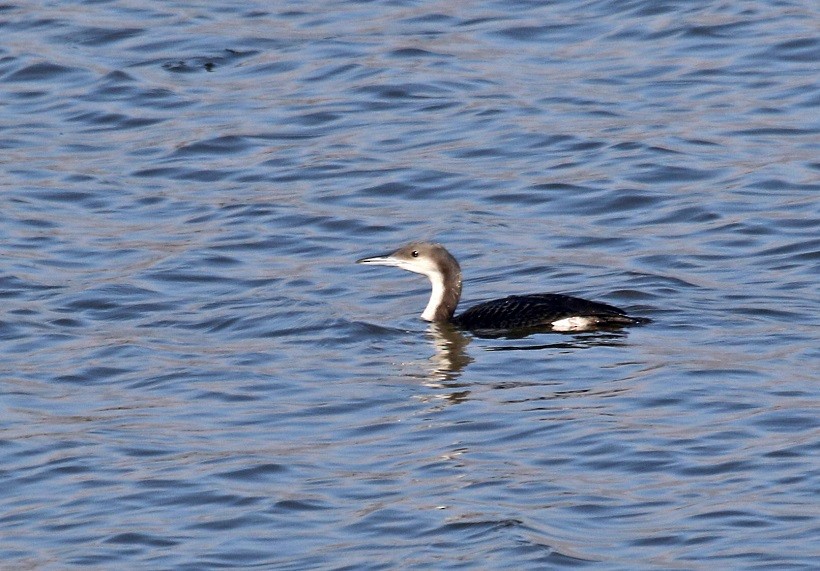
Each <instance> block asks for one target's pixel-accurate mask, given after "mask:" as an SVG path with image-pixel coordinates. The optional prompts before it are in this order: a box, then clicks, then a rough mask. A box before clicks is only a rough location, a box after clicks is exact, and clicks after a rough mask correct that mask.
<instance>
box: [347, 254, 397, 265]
mask: <svg viewBox="0 0 820 571" xmlns="http://www.w3.org/2000/svg"><path fill="white" fill-rule="evenodd" d="M356 263H357V264H370V265H371V266H398V265H400V264H401V260H399V259H397V258H394V257H393V255H392V253H391V254H381V255H379V256H368V257H367V258H362V259H360V260H356Z"/></svg>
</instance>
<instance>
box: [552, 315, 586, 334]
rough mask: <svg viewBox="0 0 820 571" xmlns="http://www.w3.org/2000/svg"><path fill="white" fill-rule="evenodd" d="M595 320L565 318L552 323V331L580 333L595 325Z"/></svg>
mask: <svg viewBox="0 0 820 571" xmlns="http://www.w3.org/2000/svg"><path fill="white" fill-rule="evenodd" d="M595 322H596V320H595V319H594V318H592V317H567V318H565V319H559V320H558V321H553V322H552V329H553V331H580V330H582V329H588V328H589V327H590V326H591V325H595Z"/></svg>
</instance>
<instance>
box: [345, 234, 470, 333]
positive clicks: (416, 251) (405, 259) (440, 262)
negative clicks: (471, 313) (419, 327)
mask: <svg viewBox="0 0 820 571" xmlns="http://www.w3.org/2000/svg"><path fill="white" fill-rule="evenodd" d="M356 263H357V264H370V265H373V266H394V267H397V268H401V269H403V270H407V271H410V272H415V273H417V274H423V275H425V276H427V277H428V278H429V279H430V283H431V284H432V286H433V293H432V295H431V296H430V301H429V302H428V303H427V307H426V308H425V310H424V313H422V314H421V317H422V319H426V320H427V321H449V320H450V318H451V317H452V316H453V313H454V312H455V310H456V306H457V305H458V300H459V299H460V298H461V268H460V267H459V265H458V262H457V261H456V259H455V258H454V257H453V256H452V254H450V252H448V251H447V250H446V249H445V248H444V246H442V245H441V244H432V243H430V242H413V243H412V244H407V245H406V246H402V247H401V248H399V249H398V250H396V251H395V252H391V253H389V254H382V255H380V256H370V257H367V258H362V259H361V260H356Z"/></svg>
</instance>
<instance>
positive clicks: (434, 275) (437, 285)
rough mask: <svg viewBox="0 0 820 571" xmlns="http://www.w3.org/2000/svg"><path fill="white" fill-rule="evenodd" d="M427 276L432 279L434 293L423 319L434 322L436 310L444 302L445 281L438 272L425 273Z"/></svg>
mask: <svg viewBox="0 0 820 571" xmlns="http://www.w3.org/2000/svg"><path fill="white" fill-rule="evenodd" d="M425 275H427V277H428V278H430V283H431V284H432V285H433V292H432V293H431V294H430V301H428V302H427V307H425V308H424V313H422V314H421V318H422V319H424V320H425V321H433V319H435V317H436V309H438V307H439V306H440V305H441V303H442V301H443V300H444V279H443V276H442V275H441V273H440V272H437V271H431V272H429V273H427V272H425Z"/></svg>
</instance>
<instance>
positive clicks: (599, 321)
mask: <svg viewBox="0 0 820 571" xmlns="http://www.w3.org/2000/svg"><path fill="white" fill-rule="evenodd" d="M572 317H585V318H588V319H590V321H591V322H590V323H589V324H588V325H587V326H586V327H590V328H591V327H598V328H601V327H617V326H624V325H634V324H636V323H639V321H638V320H637V319H636V318H633V317H629V316H628V315H626V313H624V311H623V310H621V309H618V308H617V307H614V306H612V305H607V304H606V303H598V302H596V301H588V300H586V299H581V298H580V297H572V296H570V295H562V294H559V293H534V294H528V295H511V296H509V297H505V298H503V299H494V300H492V301H487V302H484V303H479V304H478V305H474V306H473V307H471V308H470V309H467V310H466V311H464V312H462V313H461V314H460V315H457V316H455V317H453V318H452V322H453V323H454V324H455V325H458V326H459V327H462V328H464V329H524V328H531V327H543V326H551V324H552V323H554V322H556V321H560V320H562V319H567V318H572Z"/></svg>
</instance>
